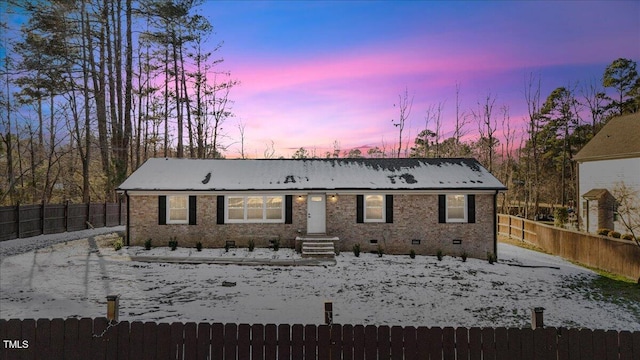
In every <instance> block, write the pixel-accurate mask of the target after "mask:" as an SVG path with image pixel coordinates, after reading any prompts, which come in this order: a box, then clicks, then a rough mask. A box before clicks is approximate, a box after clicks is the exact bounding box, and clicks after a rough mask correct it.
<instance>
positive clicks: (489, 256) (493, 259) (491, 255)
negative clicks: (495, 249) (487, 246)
mask: <svg viewBox="0 0 640 360" xmlns="http://www.w3.org/2000/svg"><path fill="white" fill-rule="evenodd" d="M496 260H497V257H496V254H494V253H487V261H489V264H491V265H493V263H494V262H496Z"/></svg>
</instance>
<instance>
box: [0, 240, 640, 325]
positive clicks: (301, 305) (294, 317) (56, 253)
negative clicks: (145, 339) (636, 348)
mask: <svg viewBox="0 0 640 360" xmlns="http://www.w3.org/2000/svg"><path fill="white" fill-rule="evenodd" d="M111 242H112V238H108V237H107V238H104V237H103V238H100V237H99V236H98V237H95V238H88V239H82V240H76V241H70V242H67V243H59V244H54V245H51V246H48V247H46V248H41V249H37V250H29V251H27V252H24V253H20V254H14V253H15V252H13V253H12V252H6V251H5V252H0V254H2V257H1V258H0V261H1V263H0V274H1V278H0V317H1V318H3V319H10V318H55V317H62V318H66V317H98V316H104V315H105V314H106V303H105V299H106V296H107V295H110V294H120V296H121V298H120V319H121V320H129V321H134V320H142V321H159V322H173V321H182V322H187V321H207V322H235V323H264V324H266V323H290V324H294V323H302V324H307V323H315V324H318V323H322V322H323V319H324V314H323V304H324V302H325V301H332V302H333V307H334V321H335V322H337V323H342V324H378V325H380V324H387V325H414V326H465V327H472V326H481V327H499V326H507V327H527V326H529V324H530V317H531V309H532V308H534V307H544V308H545V309H546V310H545V324H546V325H548V326H564V327H585V328H592V329H616V330H640V304H638V303H629V302H622V303H612V302H607V301H604V300H602V299H600V297H598V296H594V294H593V289H592V288H591V287H590V286H588V285H589V284H590V281H591V279H593V278H594V277H596V276H598V275H596V274H595V273H593V272H591V271H589V270H585V269H584V268H581V267H578V266H575V265H573V264H570V263H568V262H566V261H563V260H562V259H560V258H557V257H554V256H550V255H545V254H541V253H537V252H534V251H530V250H526V249H522V248H518V247H516V246H512V245H507V244H502V243H500V244H499V252H498V253H499V257H500V261H499V263H497V264H493V265H490V264H489V263H488V262H487V261H486V260H477V259H468V260H467V262H462V261H461V259H460V258H453V257H447V256H445V257H444V259H443V260H442V261H438V260H437V258H436V257H425V256H417V257H416V258H415V259H410V258H409V256H391V255H385V256H383V257H382V258H380V257H378V256H377V255H374V254H365V253H363V254H362V255H361V256H360V257H355V256H354V255H353V254H352V253H350V252H349V253H346V252H343V253H342V254H341V255H339V256H337V257H336V265H334V266H264V265H258V266H241V265H207V264H200V265H197V264H165V263H145V262H136V261H131V260H130V256H132V255H136V254H139V255H157V256H173V255H175V256H209V257H225V256H226V257H254V258H261V257H270V258H273V257H277V258H283V259H287V258H296V257H298V255H297V254H295V253H294V252H293V251H292V250H290V249H281V250H280V251H278V252H274V251H272V250H268V249H256V251H254V252H253V253H249V252H248V250H247V249H232V250H230V251H229V253H225V252H224V249H204V250H203V251H202V252H201V253H196V252H195V249H180V248H178V250H176V251H174V252H172V251H169V249H168V248H157V249H153V250H151V251H144V250H143V249H142V248H139V247H130V248H123V249H121V250H119V251H114V250H113V248H112V247H111V246H110V243H111ZM0 246H2V244H1V243H0ZM5 248H6V246H5ZM12 254H14V255H12ZM518 265H519V266H518ZM523 265H524V266H525V267H523ZM223 281H231V282H236V284H237V285H236V286H233V287H225V286H222V283H223ZM597 299H600V300H597Z"/></svg>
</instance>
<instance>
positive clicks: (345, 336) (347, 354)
mask: <svg viewBox="0 0 640 360" xmlns="http://www.w3.org/2000/svg"><path fill="white" fill-rule="evenodd" d="M353 348H354V342H353V325H342V359H343V360H353Z"/></svg>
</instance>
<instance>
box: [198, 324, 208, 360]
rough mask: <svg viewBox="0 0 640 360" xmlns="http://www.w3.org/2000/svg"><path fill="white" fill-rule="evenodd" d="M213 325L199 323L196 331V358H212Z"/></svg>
mask: <svg viewBox="0 0 640 360" xmlns="http://www.w3.org/2000/svg"><path fill="white" fill-rule="evenodd" d="M211 340H212V339H211V325H210V324H209V323H198V329H197V331H196V359H203V360H204V359H211Z"/></svg>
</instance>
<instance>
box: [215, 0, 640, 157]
mask: <svg viewBox="0 0 640 360" xmlns="http://www.w3.org/2000/svg"><path fill="white" fill-rule="evenodd" d="M202 14H204V15H206V16H208V17H209V19H210V21H211V22H212V23H213V25H214V28H215V31H216V34H215V35H214V36H212V38H211V39H210V42H211V43H212V44H215V43H217V42H220V41H223V42H224V44H223V46H222V48H221V50H220V51H219V55H220V56H222V57H223V58H224V60H225V62H224V63H223V64H222V65H221V67H220V68H219V69H221V70H229V71H231V73H232V75H233V77H234V78H236V79H238V80H239V81H240V82H241V85H240V86H238V87H236V88H234V89H233V91H232V93H231V95H230V97H231V98H232V100H233V101H235V104H234V113H235V114H236V117H235V118H233V119H230V120H228V122H227V123H226V126H225V132H226V133H227V135H228V137H229V138H228V139H227V140H228V143H229V144H232V143H234V142H236V141H238V140H239V138H240V135H239V131H238V125H237V124H238V122H239V121H241V122H242V123H244V124H245V151H246V152H247V154H248V155H249V156H250V157H262V156H263V153H264V150H265V149H266V147H267V145H268V144H270V143H271V141H273V142H274V144H275V150H276V154H277V155H283V156H290V155H291V154H292V153H293V152H294V151H295V150H296V149H297V148H299V147H305V148H307V149H308V150H313V149H315V150H316V154H317V155H318V156H323V155H324V153H325V151H327V150H331V148H332V146H333V143H334V141H336V140H337V141H338V142H339V143H340V146H341V148H342V149H343V150H348V149H351V148H354V147H360V148H361V149H362V150H363V152H366V149H367V147H372V146H381V143H382V141H384V142H385V143H386V144H387V147H388V148H389V147H392V146H394V144H395V143H397V135H398V134H397V130H396V129H395V128H394V127H393V125H392V119H398V117H399V112H398V110H397V108H394V104H397V103H398V99H399V95H400V94H401V93H402V92H403V91H404V89H405V88H406V89H407V90H408V92H409V95H410V97H414V102H413V109H412V112H411V116H410V118H409V121H410V124H407V129H405V138H406V137H409V136H410V138H411V139H413V138H415V136H416V134H417V133H418V132H419V131H420V130H422V129H423V128H424V121H425V120H424V119H425V112H426V110H427V109H428V108H429V106H437V105H438V104H440V103H442V104H443V106H444V111H443V113H442V115H443V122H444V126H443V127H444V137H445V138H446V137H449V136H451V131H452V129H453V119H454V115H455V107H456V106H455V103H456V101H455V89H456V84H459V86H460V105H461V111H465V112H466V113H467V114H470V112H471V110H476V109H477V107H478V101H483V99H484V98H486V97H487V95H489V94H491V96H492V97H495V98H496V102H495V106H496V109H495V114H496V116H500V118H502V116H501V115H499V114H498V109H499V108H501V107H502V106H505V105H506V106H508V107H509V113H510V118H511V121H512V122H513V124H514V125H515V126H520V125H519V124H521V123H522V118H523V116H524V115H525V113H526V103H525V100H524V88H525V79H526V78H528V77H529V76H530V75H531V74H533V75H535V76H539V77H540V79H541V82H542V98H543V100H544V98H546V97H547V95H549V93H550V92H551V91H552V90H553V89H555V88H556V87H559V86H568V85H570V84H571V85H575V84H578V85H581V84H586V83H588V82H589V81H597V82H600V78H601V76H602V73H603V72H604V69H605V68H606V66H607V65H608V64H610V63H611V62H612V61H613V60H615V59H617V58H620V57H624V58H630V59H632V60H634V61H638V60H639V59H640V2H637V1H618V2H615V1H565V2H562V1H531V2H526V1H515V2H507V1H499V2H486V1H479V2H478V1H476V2H464V1H451V2H436V1H405V2H386V1H375V2H369V1H356V2H342V1H331V2H324V1H320V2H316V1H313V2H311V1H276V2H263V1H255V2H252V1H240V2H226V1H223V2H218V1H205V4H204V5H203V7H202ZM409 127H410V128H409ZM467 131H468V132H469V136H473V135H474V133H477V125H476V123H475V122H474V121H471V123H470V124H469V125H468V126H467ZM238 153H239V145H238V144H237V143H236V144H232V146H231V147H230V148H229V150H228V152H227V156H228V157H233V156H237V154H238Z"/></svg>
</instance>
